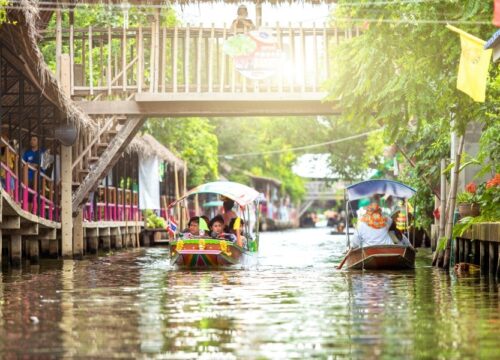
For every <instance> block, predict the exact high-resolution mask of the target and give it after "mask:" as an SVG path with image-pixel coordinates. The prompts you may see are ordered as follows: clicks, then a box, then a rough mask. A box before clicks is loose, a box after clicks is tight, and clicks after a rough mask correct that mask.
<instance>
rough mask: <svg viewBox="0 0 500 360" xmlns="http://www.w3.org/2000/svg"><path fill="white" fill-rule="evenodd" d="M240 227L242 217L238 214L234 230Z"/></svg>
mask: <svg viewBox="0 0 500 360" xmlns="http://www.w3.org/2000/svg"><path fill="white" fill-rule="evenodd" d="M240 227H241V219H240V217H239V216H238V217H237V218H236V220H234V225H233V229H234V230H239V229H240Z"/></svg>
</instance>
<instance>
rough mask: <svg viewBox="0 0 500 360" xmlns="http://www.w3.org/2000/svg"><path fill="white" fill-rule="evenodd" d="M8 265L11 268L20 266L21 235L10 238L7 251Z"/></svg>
mask: <svg viewBox="0 0 500 360" xmlns="http://www.w3.org/2000/svg"><path fill="white" fill-rule="evenodd" d="M9 250H10V251H9V256H10V263H11V265H12V266H15V267H19V266H21V256H22V240H21V235H11V236H10V249H9Z"/></svg>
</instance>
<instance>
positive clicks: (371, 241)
mask: <svg viewBox="0 0 500 360" xmlns="http://www.w3.org/2000/svg"><path fill="white" fill-rule="evenodd" d="M391 224H392V220H391V219H390V218H387V217H385V216H383V215H382V209H381V208H380V206H379V205H378V204H377V203H371V204H370V205H369V206H368V207H367V208H366V213H365V214H364V215H363V216H362V217H361V218H360V221H359V224H358V227H357V236H355V237H354V239H353V241H352V247H353V248H357V247H366V246H373V245H393V244H394V243H393V241H392V238H391V236H390V235H389V228H390V226H391Z"/></svg>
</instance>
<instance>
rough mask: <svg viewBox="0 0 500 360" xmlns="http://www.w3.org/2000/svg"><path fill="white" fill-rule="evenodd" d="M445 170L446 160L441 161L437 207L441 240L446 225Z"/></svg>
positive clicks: (439, 237)
mask: <svg viewBox="0 0 500 360" xmlns="http://www.w3.org/2000/svg"><path fill="white" fill-rule="evenodd" d="M445 169H446V160H445V159H441V186H440V194H441V199H440V204H439V205H440V206H439V212H440V216H439V233H438V239H441V238H442V237H443V236H444V234H445V225H446V174H445V173H444V170H445Z"/></svg>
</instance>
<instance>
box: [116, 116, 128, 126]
mask: <svg viewBox="0 0 500 360" xmlns="http://www.w3.org/2000/svg"><path fill="white" fill-rule="evenodd" d="M116 121H117V122H118V124H125V123H126V122H127V118H126V117H121V116H120V117H117V118H116Z"/></svg>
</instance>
